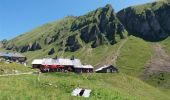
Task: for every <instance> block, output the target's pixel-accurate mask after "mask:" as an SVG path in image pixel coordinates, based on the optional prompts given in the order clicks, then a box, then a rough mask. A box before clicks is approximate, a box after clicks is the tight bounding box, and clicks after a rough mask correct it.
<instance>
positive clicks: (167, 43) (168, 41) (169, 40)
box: [161, 37, 170, 54]
mask: <svg viewBox="0 0 170 100" xmlns="http://www.w3.org/2000/svg"><path fill="white" fill-rule="evenodd" d="M161 44H162V46H163V47H164V48H165V49H166V51H167V52H168V53H169V54H170V37H169V38H167V39H165V40H164V41H162V42H161Z"/></svg>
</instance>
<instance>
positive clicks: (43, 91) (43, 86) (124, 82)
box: [0, 73, 170, 100]
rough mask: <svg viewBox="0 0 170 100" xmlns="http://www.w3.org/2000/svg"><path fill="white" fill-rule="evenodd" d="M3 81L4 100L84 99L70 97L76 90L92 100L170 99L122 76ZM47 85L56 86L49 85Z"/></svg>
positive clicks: (53, 76)
mask: <svg viewBox="0 0 170 100" xmlns="http://www.w3.org/2000/svg"><path fill="white" fill-rule="evenodd" d="M0 80H1V81H0V88H1V89H0V94H1V96H0V99H1V100H4V99H6V100H7V99H8V100H16V99H17V100H19V99H20V100H23V99H24V100H33V99H36V100H46V99H51V100H54V99H55V100H73V99H77V100H80V99H82V100H83V99H84V98H80V97H72V96H71V92H72V90H73V89H74V88H76V87H82V88H90V89H92V93H91V96H90V98H89V99H90V100H168V99H170V98H169V97H168V96H167V95H165V94H163V93H162V92H160V91H159V90H157V89H156V88H154V87H152V86H149V85H147V84H145V83H143V82H142V81H140V80H138V79H136V78H132V77H130V76H127V75H124V74H121V73H120V74H83V75H77V74H74V73H53V74H43V75H41V76H40V81H38V80H37V75H23V76H12V77H0ZM48 83H51V84H53V86H49V85H47V84H48ZM55 86H57V87H55ZM16 87H17V88H16ZM9 94H10V95H9Z"/></svg>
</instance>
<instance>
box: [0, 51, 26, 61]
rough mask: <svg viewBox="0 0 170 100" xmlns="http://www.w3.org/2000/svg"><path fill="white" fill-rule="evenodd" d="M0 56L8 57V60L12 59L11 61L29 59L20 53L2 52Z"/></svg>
mask: <svg viewBox="0 0 170 100" xmlns="http://www.w3.org/2000/svg"><path fill="white" fill-rule="evenodd" d="M0 57H1V58H2V57H3V58H4V59H6V60H10V61H14V62H17V61H18V62H20V63H23V62H25V61H26V60H27V58H26V57H25V56H23V55H21V54H20V53H1V54H0Z"/></svg>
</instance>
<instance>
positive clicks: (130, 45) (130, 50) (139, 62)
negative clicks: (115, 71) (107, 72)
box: [117, 36, 153, 76]
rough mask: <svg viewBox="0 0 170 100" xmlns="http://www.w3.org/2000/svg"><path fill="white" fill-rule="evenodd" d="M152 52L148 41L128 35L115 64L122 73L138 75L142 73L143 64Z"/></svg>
mask: <svg viewBox="0 0 170 100" xmlns="http://www.w3.org/2000/svg"><path fill="white" fill-rule="evenodd" d="M152 54H153V51H152V48H151V46H150V43H148V42H145V41H144V40H142V39H139V38H136V37H133V36H131V37H129V40H128V41H127V43H126V44H125V45H124V46H123V48H122V49H121V53H120V56H119V58H118V62H117V65H118V66H119V67H120V70H121V71H122V72H124V73H127V74H129V75H133V76H139V75H141V74H142V73H143V71H144V68H145V64H146V63H147V62H148V61H149V60H150V58H151V55H152Z"/></svg>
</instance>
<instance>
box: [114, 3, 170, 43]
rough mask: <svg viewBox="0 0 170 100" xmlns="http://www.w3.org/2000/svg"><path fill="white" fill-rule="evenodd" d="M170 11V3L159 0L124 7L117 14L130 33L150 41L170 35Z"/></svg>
mask: <svg viewBox="0 0 170 100" xmlns="http://www.w3.org/2000/svg"><path fill="white" fill-rule="evenodd" d="M169 12H170V3H169V2H166V1H159V2H154V3H149V4H145V5H140V6H135V7H129V8H126V9H123V10H121V11H119V12H118V14H117V16H118V18H119V19H120V21H121V22H122V23H123V25H124V26H125V27H126V29H127V30H128V32H129V34H132V35H135V36H138V37H141V38H143V39H145V40H148V41H160V40H162V39H165V38H167V37H168V36H169V35H170V34H169V33H170V24H169V23H170V13H169Z"/></svg>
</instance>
